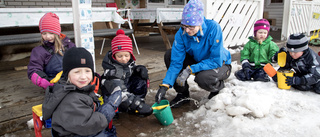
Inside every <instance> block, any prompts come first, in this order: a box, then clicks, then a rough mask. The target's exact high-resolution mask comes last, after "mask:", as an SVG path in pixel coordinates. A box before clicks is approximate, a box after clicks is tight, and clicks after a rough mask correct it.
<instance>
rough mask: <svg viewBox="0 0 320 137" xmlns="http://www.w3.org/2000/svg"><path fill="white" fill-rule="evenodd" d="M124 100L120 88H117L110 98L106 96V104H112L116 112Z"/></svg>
mask: <svg viewBox="0 0 320 137" xmlns="http://www.w3.org/2000/svg"><path fill="white" fill-rule="evenodd" d="M121 100H122V96H121V90H120V87H119V86H118V87H116V88H115V89H114V90H113V92H112V93H111V95H110V96H104V100H103V101H104V102H105V103H107V104H110V105H111V106H112V107H113V108H114V110H116V109H117V108H118V107H119V105H120V103H121Z"/></svg>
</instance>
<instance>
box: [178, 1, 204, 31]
mask: <svg viewBox="0 0 320 137" xmlns="http://www.w3.org/2000/svg"><path fill="white" fill-rule="evenodd" d="M202 23H203V3H202V2H201V1H200V0H190V1H189V2H188V3H187V4H186V6H184V9H183V13H182V21H181V24H184V25H189V26H201V25H202Z"/></svg>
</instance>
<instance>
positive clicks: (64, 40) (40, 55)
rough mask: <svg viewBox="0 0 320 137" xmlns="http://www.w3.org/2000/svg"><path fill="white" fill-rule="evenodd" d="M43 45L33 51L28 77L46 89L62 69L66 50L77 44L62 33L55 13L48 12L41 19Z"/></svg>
mask: <svg viewBox="0 0 320 137" xmlns="http://www.w3.org/2000/svg"><path fill="white" fill-rule="evenodd" d="M39 30H40V33H41V45H39V46H37V47H35V48H33V49H32V51H31V55H30V61H29V64H28V78H29V79H30V80H31V81H32V83H33V84H35V85H37V86H39V87H42V88H44V89H46V88H47V87H48V86H52V85H53V83H50V80H52V79H53V78H54V77H55V76H56V75H57V74H58V73H59V72H60V71H62V57H63V54H64V53H65V51H66V50H68V49H70V48H72V47H75V44H74V43H73V42H71V40H70V39H69V38H68V37H67V36H66V35H64V34H62V33H61V27H60V23H59V17H58V16H57V15H56V14H54V13H51V12H49V13H46V14H45V15H43V17H42V18H41V19H40V21H39Z"/></svg>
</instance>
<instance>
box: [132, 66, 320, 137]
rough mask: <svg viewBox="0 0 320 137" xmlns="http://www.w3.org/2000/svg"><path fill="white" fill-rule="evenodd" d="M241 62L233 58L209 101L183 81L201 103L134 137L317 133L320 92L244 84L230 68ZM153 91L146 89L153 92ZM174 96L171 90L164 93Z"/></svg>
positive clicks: (314, 136)
mask: <svg viewBox="0 0 320 137" xmlns="http://www.w3.org/2000/svg"><path fill="white" fill-rule="evenodd" d="M240 68H241V65H239V64H237V63H236V62H232V74H231V76H230V77H229V78H228V79H227V80H226V82H225V86H226V87H225V88H224V89H223V90H221V91H220V93H219V94H218V95H216V96H215V97H213V98H212V99H211V100H208V99H207V96H208V94H209V93H208V92H207V91H205V90H203V89H201V88H199V87H198V85H197V84H196V83H195V82H194V81H193V79H194V76H191V77H190V78H189V79H188V82H189V85H190V89H189V90H190V92H191V97H192V98H194V99H196V100H198V101H200V107H199V108H198V109H196V110H193V111H190V112H186V113H185V114H184V115H183V116H182V117H180V118H178V119H175V120H174V122H173V123H172V124H171V125H169V126H166V127H164V128H162V129H161V130H160V131H158V132H156V133H153V134H146V133H141V134H139V135H138V136H183V137H185V136H192V137H195V136H198V137H209V136H213V137H319V136H320V95H319V94H316V93H314V92H310V91H308V92H303V91H298V90H295V89H293V88H291V89H290V90H283V89H279V88H278V87H277V85H276V83H275V82H273V81H272V80H271V81H270V82H243V81H239V80H237V79H236V77H235V76H234V72H235V71H236V70H238V69H240ZM156 92H157V91H155V90H154V91H151V96H154V95H155V94H156ZM175 95H176V93H175V91H174V90H173V89H170V90H169V91H168V93H167V95H166V97H167V98H168V99H172V98H173V97H174V96H175Z"/></svg>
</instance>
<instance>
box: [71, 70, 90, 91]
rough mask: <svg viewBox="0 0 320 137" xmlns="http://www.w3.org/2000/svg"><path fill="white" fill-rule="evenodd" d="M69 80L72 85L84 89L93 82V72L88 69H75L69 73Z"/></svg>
mask: <svg viewBox="0 0 320 137" xmlns="http://www.w3.org/2000/svg"><path fill="white" fill-rule="evenodd" d="M68 78H69V81H70V82H71V83H72V84H74V85H76V86H77V87H78V88H82V87H84V86H87V85H89V84H90V82H91V81H92V71H91V69H90V68H88V67H80V68H74V69H72V70H71V71H70V72H69V75H68Z"/></svg>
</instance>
